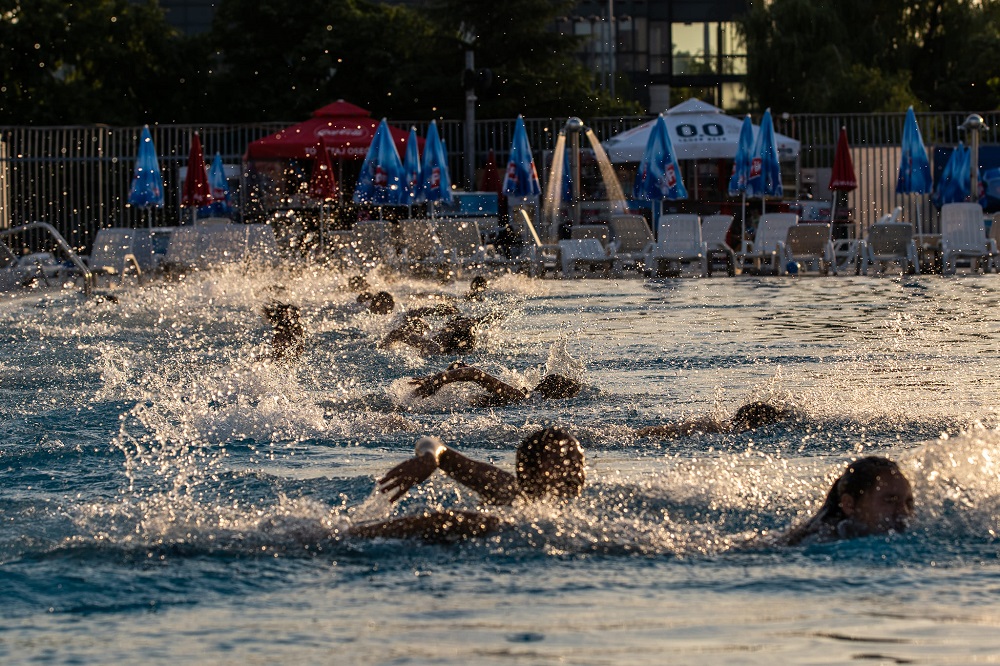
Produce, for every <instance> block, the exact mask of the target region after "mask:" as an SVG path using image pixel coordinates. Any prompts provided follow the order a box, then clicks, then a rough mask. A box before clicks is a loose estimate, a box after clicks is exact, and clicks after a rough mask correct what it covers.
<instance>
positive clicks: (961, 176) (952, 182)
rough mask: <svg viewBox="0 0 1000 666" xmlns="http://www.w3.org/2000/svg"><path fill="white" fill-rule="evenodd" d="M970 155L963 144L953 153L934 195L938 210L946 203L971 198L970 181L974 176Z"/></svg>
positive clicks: (956, 147)
mask: <svg viewBox="0 0 1000 666" xmlns="http://www.w3.org/2000/svg"><path fill="white" fill-rule="evenodd" d="M969 153H970V151H969V149H968V148H966V147H965V145H964V144H962V143H961V142H959V144H958V145H957V146H955V149H954V150H952V151H951V155H950V156H949V157H948V162H947V163H946V164H945V165H944V170H943V171H941V179H940V180H939V181H938V184H937V189H936V190H935V191H934V195H933V203H934V205H935V206H937V207H938V208H940V207H941V206H943V205H944V204H946V203H956V202H960V201H965V200H966V199H968V198H969V179H970V178H971V175H972V174H971V171H970V170H971V160H970V154H969Z"/></svg>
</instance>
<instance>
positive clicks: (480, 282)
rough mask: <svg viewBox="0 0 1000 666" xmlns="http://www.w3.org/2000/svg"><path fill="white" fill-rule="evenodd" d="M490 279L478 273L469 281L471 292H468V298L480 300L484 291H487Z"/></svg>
mask: <svg viewBox="0 0 1000 666" xmlns="http://www.w3.org/2000/svg"><path fill="white" fill-rule="evenodd" d="M489 284H490V283H489V281H488V280H487V279H486V278H485V277H483V276H482V275H477V276H475V277H474V278H472V280H471V281H470V282H469V293H468V294H466V296H465V297H466V298H469V299H473V300H480V299H481V298H482V297H483V292H484V291H486V287H488V286H489Z"/></svg>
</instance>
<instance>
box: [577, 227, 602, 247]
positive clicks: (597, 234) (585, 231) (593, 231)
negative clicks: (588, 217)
mask: <svg viewBox="0 0 1000 666" xmlns="http://www.w3.org/2000/svg"><path fill="white" fill-rule="evenodd" d="M570 238H571V239H572V240H582V239H584V238H596V239H597V240H599V241H601V245H603V246H604V247H607V246H608V245H609V244H610V242H611V231H610V229H609V228H608V226H607V225H606V224H576V225H573V227H572V228H571V229H570Z"/></svg>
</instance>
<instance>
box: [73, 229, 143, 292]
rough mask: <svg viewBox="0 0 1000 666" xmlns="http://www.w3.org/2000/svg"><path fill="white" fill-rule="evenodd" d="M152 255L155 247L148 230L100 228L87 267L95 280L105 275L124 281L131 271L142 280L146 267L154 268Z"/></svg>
mask: <svg viewBox="0 0 1000 666" xmlns="http://www.w3.org/2000/svg"><path fill="white" fill-rule="evenodd" d="M140 256H141V257H142V259H141V260H140V258H139V257H140ZM152 256H153V248H152V245H151V244H150V242H149V232H148V231H147V230H143V229H122V228H108V229H101V230H100V231H98V232H97V237H95V238H94V244H93V247H92V248H91V250H90V257H89V259H88V261H87V267H88V268H89V269H90V272H91V273H92V274H93V275H94V279H95V280H96V279H99V278H100V277H102V276H103V277H109V278H110V277H117V278H120V279H121V280H122V281H124V280H125V277H126V275H127V274H128V273H132V274H134V275H135V276H136V277H137V278H140V279H141V277H142V273H143V270H150V269H151V268H152V267H153V266H152Z"/></svg>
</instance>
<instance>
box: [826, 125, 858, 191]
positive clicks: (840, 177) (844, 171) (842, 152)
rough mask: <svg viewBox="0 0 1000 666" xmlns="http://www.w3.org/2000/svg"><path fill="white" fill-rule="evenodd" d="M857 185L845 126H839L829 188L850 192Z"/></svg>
mask: <svg viewBox="0 0 1000 666" xmlns="http://www.w3.org/2000/svg"><path fill="white" fill-rule="evenodd" d="M857 187H858V178H857V176H855V175H854V162H853V161H852V160H851V147H850V146H849V145H848V144H847V128H846V127H841V128H840V138H839V139H838V140H837V150H836V152H835V153H834V155H833V173H831V174H830V185H829V188H830V189H831V190H834V191H837V192H850V191H851V190H853V189H856V188H857Z"/></svg>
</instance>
